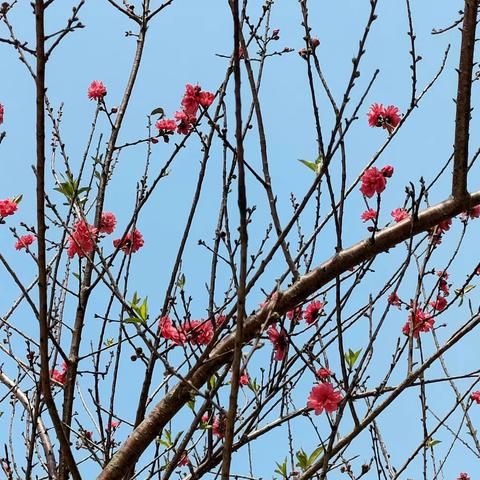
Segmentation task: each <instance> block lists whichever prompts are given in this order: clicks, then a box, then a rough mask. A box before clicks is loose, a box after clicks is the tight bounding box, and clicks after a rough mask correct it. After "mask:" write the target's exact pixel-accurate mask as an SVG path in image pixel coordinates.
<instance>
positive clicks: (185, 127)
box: [175, 112, 197, 135]
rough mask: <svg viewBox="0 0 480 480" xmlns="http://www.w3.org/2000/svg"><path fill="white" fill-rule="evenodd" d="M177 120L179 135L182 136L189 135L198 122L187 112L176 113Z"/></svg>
mask: <svg viewBox="0 0 480 480" xmlns="http://www.w3.org/2000/svg"><path fill="white" fill-rule="evenodd" d="M175 120H177V122H178V124H177V133H181V134H182V135H187V134H188V133H189V132H190V130H192V128H193V125H194V124H195V122H196V121H197V119H196V118H195V117H194V116H189V115H187V114H186V113H185V112H175Z"/></svg>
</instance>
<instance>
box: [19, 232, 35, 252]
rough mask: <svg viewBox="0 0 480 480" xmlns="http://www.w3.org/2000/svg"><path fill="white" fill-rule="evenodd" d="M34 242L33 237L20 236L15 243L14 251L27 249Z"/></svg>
mask: <svg viewBox="0 0 480 480" xmlns="http://www.w3.org/2000/svg"><path fill="white" fill-rule="evenodd" d="M34 241H35V237H34V236H33V235H22V236H21V237H20V238H19V239H18V240H17V241H16V243H15V250H21V249H22V248H27V247H28V246H30V245H31V244H32V243H33V242H34Z"/></svg>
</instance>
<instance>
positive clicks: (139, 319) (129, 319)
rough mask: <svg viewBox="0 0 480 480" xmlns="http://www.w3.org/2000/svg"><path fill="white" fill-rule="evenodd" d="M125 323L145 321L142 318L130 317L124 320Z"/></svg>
mask: <svg viewBox="0 0 480 480" xmlns="http://www.w3.org/2000/svg"><path fill="white" fill-rule="evenodd" d="M124 322H125V323H145V322H144V321H143V320H142V319H141V318H138V317H129V318H126V319H125V320H124Z"/></svg>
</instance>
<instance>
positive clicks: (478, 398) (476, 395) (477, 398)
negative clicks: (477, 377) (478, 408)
mask: <svg viewBox="0 0 480 480" xmlns="http://www.w3.org/2000/svg"><path fill="white" fill-rule="evenodd" d="M470 398H471V399H472V400H473V401H474V402H476V403H479V404H480V391H478V390H477V391H476V392H472V393H471V395H470Z"/></svg>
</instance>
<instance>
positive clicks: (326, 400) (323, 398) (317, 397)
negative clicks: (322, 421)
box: [307, 382, 343, 415]
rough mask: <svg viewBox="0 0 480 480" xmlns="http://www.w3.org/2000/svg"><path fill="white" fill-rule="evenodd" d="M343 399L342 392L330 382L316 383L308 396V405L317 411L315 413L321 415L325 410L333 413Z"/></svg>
mask: <svg viewBox="0 0 480 480" xmlns="http://www.w3.org/2000/svg"><path fill="white" fill-rule="evenodd" d="M342 400H343V396H342V394H341V393H340V392H339V391H338V390H334V388H333V385H332V384H331V383H329V382H323V383H319V384H318V385H315V386H314V387H313V389H312V391H311V392H310V396H309V397H308V401H307V407H308V408H312V409H313V410H314V411H315V415H320V414H321V413H322V412H323V410H326V411H327V412H328V413H332V412H334V411H335V410H337V409H338V404H339V403H340V402H341V401H342Z"/></svg>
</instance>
